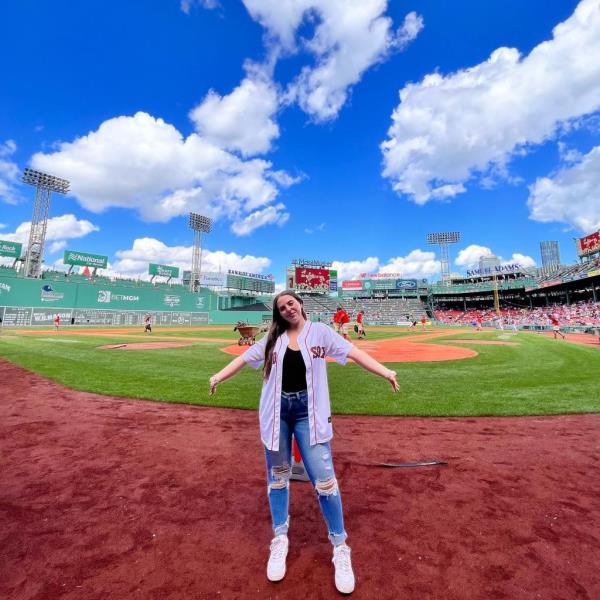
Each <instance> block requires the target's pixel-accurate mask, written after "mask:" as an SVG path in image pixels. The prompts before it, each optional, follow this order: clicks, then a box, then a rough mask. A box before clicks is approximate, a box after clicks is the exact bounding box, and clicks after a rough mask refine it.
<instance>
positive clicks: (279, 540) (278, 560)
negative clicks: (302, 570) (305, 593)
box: [267, 535, 289, 581]
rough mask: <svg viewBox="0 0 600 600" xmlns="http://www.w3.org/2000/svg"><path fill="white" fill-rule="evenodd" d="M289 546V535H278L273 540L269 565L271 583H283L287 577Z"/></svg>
mask: <svg viewBox="0 0 600 600" xmlns="http://www.w3.org/2000/svg"><path fill="white" fill-rule="evenodd" d="M288 546H289V541H288V537H287V535H278V536H277V537H274V538H273V539H272V540H271V554H270V555H269V562H268V563H267V579H268V580H269V581H281V580H282V579H283V578H284V577H285V559H286V557H287V553H288Z"/></svg>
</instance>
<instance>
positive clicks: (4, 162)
mask: <svg viewBox="0 0 600 600" xmlns="http://www.w3.org/2000/svg"><path fill="white" fill-rule="evenodd" d="M16 150H17V145H16V144H15V142H14V141H13V140H7V141H6V142H4V143H0V200H2V201H4V202H6V203H7V204H16V203H17V199H18V194H17V191H16V190H15V187H14V186H15V185H16V184H17V183H18V180H19V167H18V166H17V164H16V163H14V162H12V160H10V157H11V156H12V155H13V154H14V153H15V152H16Z"/></svg>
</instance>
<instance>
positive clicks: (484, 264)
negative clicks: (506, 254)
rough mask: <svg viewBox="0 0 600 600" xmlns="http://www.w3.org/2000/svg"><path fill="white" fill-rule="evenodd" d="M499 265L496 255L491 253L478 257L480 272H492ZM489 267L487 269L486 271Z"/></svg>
mask: <svg viewBox="0 0 600 600" xmlns="http://www.w3.org/2000/svg"><path fill="white" fill-rule="evenodd" d="M499 266H500V260H499V259H498V257H497V256H494V255H493V254H490V255H488V256H480V257H479V270H480V271H481V273H482V274H483V273H489V272H490V271H492V272H493V270H494V268H495V267H499ZM488 269H489V271H488Z"/></svg>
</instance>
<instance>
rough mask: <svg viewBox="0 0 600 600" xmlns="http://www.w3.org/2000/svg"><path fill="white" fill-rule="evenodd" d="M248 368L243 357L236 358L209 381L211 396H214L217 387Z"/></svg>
mask: <svg viewBox="0 0 600 600" xmlns="http://www.w3.org/2000/svg"><path fill="white" fill-rule="evenodd" d="M245 366H246V362H245V361H244V359H243V358H242V357H241V356H238V357H237V358H234V359H233V360H232V361H231V362H230V363H229V364H228V365H226V366H224V367H223V368H222V369H221V370H220V371H219V372H218V373H216V374H215V375H213V376H212V377H211V378H210V379H209V384H210V395H211V396H212V395H213V394H214V393H215V391H216V389H217V386H218V385H219V384H220V383H221V382H222V381H225V380H226V379H229V378H230V377H233V376H234V375H236V374H237V373H239V372H240V371H241V370H242V369H243V368H244V367H245Z"/></svg>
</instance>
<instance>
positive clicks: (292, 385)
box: [281, 347, 306, 392]
mask: <svg viewBox="0 0 600 600" xmlns="http://www.w3.org/2000/svg"><path fill="white" fill-rule="evenodd" d="M305 389H306V365H305V364H304V359H303V358H302V352H300V350H292V349H291V348H289V347H288V348H287V349H286V351H285V355H284V357H283V377H282V381H281V390H282V391H283V392H301V391H302V390H305Z"/></svg>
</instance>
